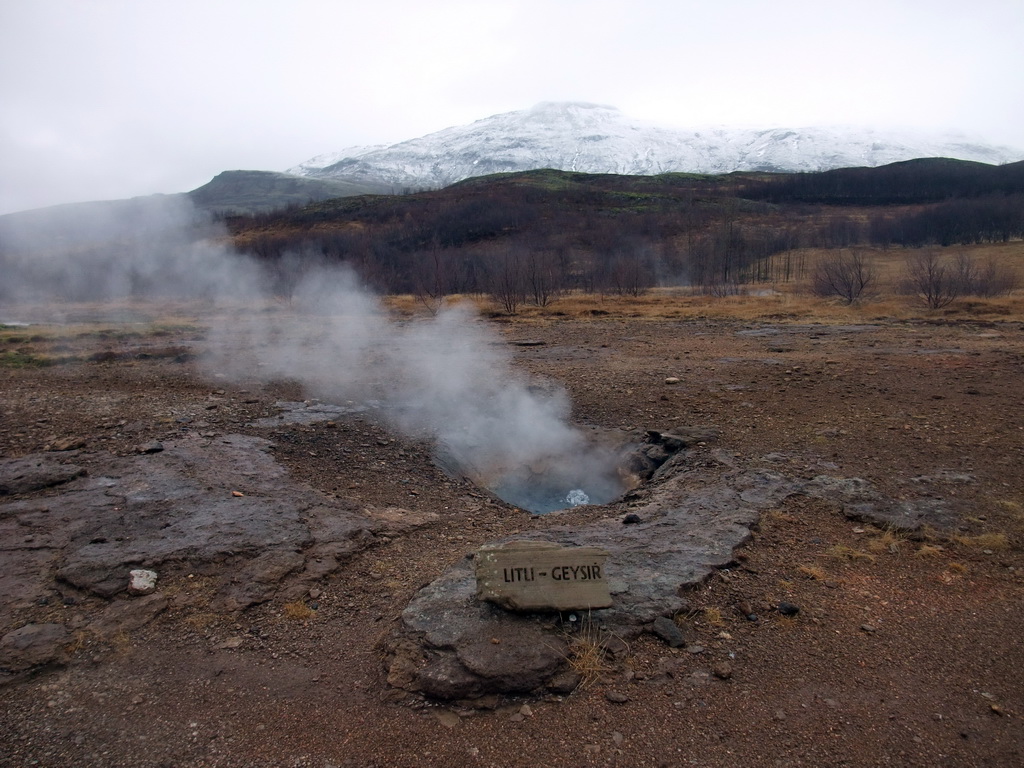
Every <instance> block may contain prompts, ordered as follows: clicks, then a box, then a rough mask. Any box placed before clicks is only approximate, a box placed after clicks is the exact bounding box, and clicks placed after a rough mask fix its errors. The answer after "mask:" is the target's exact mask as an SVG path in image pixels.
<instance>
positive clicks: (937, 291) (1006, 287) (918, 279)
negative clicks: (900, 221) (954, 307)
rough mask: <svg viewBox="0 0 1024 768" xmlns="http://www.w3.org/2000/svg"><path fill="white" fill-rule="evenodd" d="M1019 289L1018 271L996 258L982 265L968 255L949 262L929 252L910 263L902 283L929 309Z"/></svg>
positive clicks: (906, 290)
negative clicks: (963, 298)
mask: <svg viewBox="0 0 1024 768" xmlns="http://www.w3.org/2000/svg"><path fill="white" fill-rule="evenodd" d="M1019 285H1020V275H1019V274H1018V273H1017V271H1016V270H1015V269H1014V268H1013V267H1011V266H1009V265H1005V264H1000V263H999V262H998V261H996V260H995V259H994V258H990V259H989V260H988V261H986V262H985V263H984V264H981V265H979V264H978V262H977V261H976V260H975V259H974V258H973V257H971V256H969V255H967V254H965V253H959V254H957V255H956V256H955V257H953V258H952V259H949V258H943V257H941V256H940V255H939V254H938V253H937V252H936V251H930V250H929V251H923V252H921V253H918V254H916V255H914V256H911V257H910V258H909V259H907V264H906V269H905V273H904V277H903V281H902V283H901V286H902V288H903V290H904V292H905V293H909V294H916V295H917V296H919V297H920V298H921V300H922V301H924V303H925V304H926V305H927V306H928V308H929V309H941V308H942V307H945V306H948V305H949V304H951V303H953V301H955V300H956V299H957V298H959V297H960V296H981V297H985V298H992V297H994V296H1005V295H1006V294H1008V293H1011V292H1013V291H1014V290H1016V289H1017V288H1018V287H1019Z"/></svg>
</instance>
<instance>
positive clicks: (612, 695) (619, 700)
mask: <svg viewBox="0 0 1024 768" xmlns="http://www.w3.org/2000/svg"><path fill="white" fill-rule="evenodd" d="M604 697H605V698H606V699H608V701H610V702H611V703H612V704H625V703H626V702H627V701H629V696H627V695H626V694H624V693H622V692H621V691H605V692H604Z"/></svg>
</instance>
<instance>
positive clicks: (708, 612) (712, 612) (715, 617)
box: [676, 608, 725, 627]
mask: <svg viewBox="0 0 1024 768" xmlns="http://www.w3.org/2000/svg"><path fill="white" fill-rule="evenodd" d="M704 621H706V622H707V623H708V624H710V625H711V626H713V627H720V626H722V625H724V624H725V620H724V619H723V618H722V612H721V611H720V610H719V609H718V608H705V609H704ZM676 623H677V624H678V623H679V622H678V621H677V622H676Z"/></svg>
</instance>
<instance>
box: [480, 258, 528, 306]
mask: <svg viewBox="0 0 1024 768" xmlns="http://www.w3.org/2000/svg"><path fill="white" fill-rule="evenodd" d="M489 292H490V294H491V298H493V299H494V300H495V301H497V302H498V303H499V304H500V305H501V307H502V309H504V310H505V312H507V313H508V314H510V315H514V314H516V312H518V311H519V305H520V304H522V303H523V301H524V300H525V299H526V270H525V268H524V259H523V257H522V254H521V253H520V252H519V250H518V249H516V248H509V249H507V250H504V251H501V252H498V253H495V254H494V262H493V265H492V268H491V270H490V291H489Z"/></svg>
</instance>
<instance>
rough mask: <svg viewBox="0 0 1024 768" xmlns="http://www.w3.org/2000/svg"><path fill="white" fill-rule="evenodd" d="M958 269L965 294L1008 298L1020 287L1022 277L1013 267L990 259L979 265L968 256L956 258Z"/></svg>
mask: <svg viewBox="0 0 1024 768" xmlns="http://www.w3.org/2000/svg"><path fill="white" fill-rule="evenodd" d="M956 263H957V269H958V272H959V275H960V278H961V280H963V282H964V293H965V294H969V295H971V296H981V297H982V298H994V297H996V296H1006V295H1007V294H1009V293H1012V292H1013V291H1015V290H1016V289H1017V288H1018V287H1019V286H1020V275H1019V274H1018V273H1017V270H1015V269H1014V268H1013V267H1011V266H1009V265H1006V264H1000V263H999V262H998V261H996V259H994V258H989V259H988V260H987V261H986V262H985V263H984V264H982V265H979V264H977V263H976V262H975V261H974V259H972V258H971V257H970V256H967V255H966V254H960V255H959V256H957V258H956Z"/></svg>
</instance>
